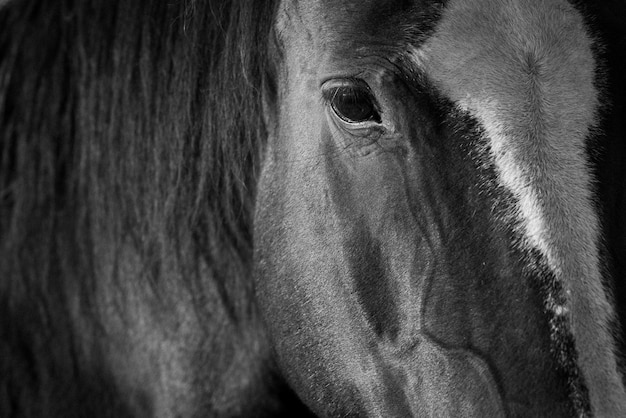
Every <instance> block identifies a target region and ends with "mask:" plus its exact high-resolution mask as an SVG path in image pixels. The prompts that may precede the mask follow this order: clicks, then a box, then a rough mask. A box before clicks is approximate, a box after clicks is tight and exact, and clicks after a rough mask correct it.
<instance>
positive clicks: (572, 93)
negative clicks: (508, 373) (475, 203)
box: [415, 0, 626, 416]
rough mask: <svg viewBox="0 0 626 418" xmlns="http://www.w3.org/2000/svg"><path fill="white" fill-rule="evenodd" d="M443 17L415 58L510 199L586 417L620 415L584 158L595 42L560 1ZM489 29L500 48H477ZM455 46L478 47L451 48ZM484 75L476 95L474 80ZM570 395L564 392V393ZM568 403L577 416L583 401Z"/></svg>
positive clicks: (622, 405)
mask: <svg viewBox="0 0 626 418" xmlns="http://www.w3.org/2000/svg"><path fill="white" fill-rule="evenodd" d="M447 13H448V14H447V15H446V16H448V19H446V18H445V17H444V21H443V23H442V25H441V26H440V27H439V32H438V33H436V34H435V35H434V36H433V37H432V38H431V39H429V42H428V43H427V44H426V45H425V46H424V48H423V49H422V50H420V51H416V52H415V58H416V60H417V62H418V63H419V64H420V65H421V66H423V67H425V68H426V70H427V72H429V73H430V74H432V75H433V77H434V78H435V79H436V80H437V83H438V86H439V87H440V88H441V89H442V90H443V91H444V92H445V93H446V95H448V97H450V98H451V99H452V100H454V101H455V102H457V103H458V104H459V106H460V107H461V108H462V109H464V110H467V111H469V112H470V113H471V114H473V115H475V116H476V118H477V119H478V120H479V121H480V123H481V124H482V125H483V126H484V128H485V131H486V135H487V137H488V138H489V140H490V141H491V151H492V153H493V156H494V159H495V163H496V166H497V168H498V171H499V176H500V181H501V183H502V184H503V185H504V186H505V187H506V188H507V189H509V190H510V191H511V192H512V193H513V195H514V196H515V197H516V199H517V202H518V203H517V205H518V208H517V211H518V213H517V215H518V216H519V219H521V220H522V229H523V230H522V231H521V232H522V234H523V235H524V236H525V237H526V240H527V242H526V243H525V245H527V246H528V247H529V248H533V249H534V250H537V251H538V252H539V253H540V254H541V255H542V257H543V258H544V259H545V260H546V262H547V264H548V266H549V269H550V271H551V275H553V276H554V280H555V282H554V283H553V284H551V285H547V287H548V288H550V289H551V290H549V291H548V293H547V294H546V297H547V300H546V309H547V311H548V313H549V314H550V315H552V316H553V319H552V320H551V324H552V326H553V328H554V329H553V338H554V340H555V342H554V344H556V346H557V347H563V346H564V345H563V342H561V341H560V340H559V339H560V338H561V336H563V335H567V334H568V333H569V332H570V331H569V329H571V332H572V334H573V336H574V341H575V345H576V349H577V353H578V361H579V362H578V365H579V367H580V368H581V372H582V378H583V381H584V382H585V383H583V384H582V385H585V384H586V387H587V389H588V390H589V397H590V402H591V409H592V412H593V413H595V414H597V415H599V416H621V415H624V414H625V413H626V393H625V392H624V387H623V384H622V381H621V376H620V375H619V374H618V369H617V364H616V353H615V345H614V341H613V336H612V334H611V322H612V320H613V308H612V306H611V300H610V295H607V294H606V292H605V289H604V288H603V283H602V271H601V269H600V258H599V257H600V247H599V245H600V244H599V242H600V226H599V220H598V213H597V212H596V210H595V208H594V207H593V201H592V199H593V191H592V183H593V177H592V172H591V169H590V167H589V161H588V159H587V157H586V142H585V141H586V140H587V138H588V137H589V136H590V134H591V130H592V129H594V127H595V126H596V124H597V113H598V109H599V104H598V93H597V88H596V86H595V74H596V73H595V71H596V66H595V62H594V57H593V54H592V51H593V47H592V43H593V40H592V39H591V37H590V36H589V34H588V31H587V30H586V28H585V27H584V25H583V21H582V19H581V17H580V14H579V13H578V12H577V11H576V10H575V9H574V8H573V7H571V6H570V5H568V4H567V3H566V2H555V1H542V2H533V3H532V4H530V3H528V2H525V1H518V0H514V1H507V2H491V1H478V2H473V3H471V4H467V3H462V2H457V3H454V2H450V3H449V6H448V10H447ZM491 19H497V21H498V22H499V23H500V24H499V25H495V24H494V22H493V21H492V20H491ZM465 22H469V23H467V24H466V23H465ZM503 22H507V23H508V26H507V25H502V23H503ZM494 28H497V29H500V30H502V32H501V33H499V36H498V39H497V40H495V39H493V38H486V37H485V34H489V36H490V37H492V36H493V30H494ZM538 30H540V31H543V32H540V33H537V32H538ZM483 31H484V32H483ZM497 33H498V32H497ZM561 34H566V35H561ZM458 39H463V40H464V41H467V42H469V43H470V45H472V46H475V45H479V44H480V45H481V48H479V49H475V48H471V47H468V46H467V45H464V46H457V44H455V43H454V40H458ZM448 45H450V47H448ZM570 67H571V68H575V69H576V70H575V71H571V70H570ZM459 71H462V72H463V74H461V73H460V72H459ZM485 71H489V72H490V73H489V74H488V76H487V77H485V76H483V77H480V78H478V80H479V81H480V83H481V84H475V83H474V82H473V80H472V77H473V76H472V74H475V73H479V74H484V72H485ZM527 104H528V105H529V106H527ZM519 121H524V123H521V122H520V123H518V122H519ZM526 121H527V122H528V123H526ZM557 289H559V290H557ZM559 318H561V319H559ZM557 351H558V349H557ZM559 355H560V356H562V355H563V354H559ZM567 361H571V359H570V360H567ZM568 367H570V366H568ZM574 375H577V373H574ZM600 382H608V383H606V384H605V383H600ZM580 385H581V384H580V383H573V384H572V387H573V390H574V392H576V390H577V389H576V388H577V387H581V386H580ZM572 396H574V397H575V398H577V399H579V397H580V396H581V395H580V394H576V393H573V394H572ZM577 404H578V405H579V408H581V413H584V410H585V409H586V407H585V405H584V402H582V403H581V401H580V400H579V401H577Z"/></svg>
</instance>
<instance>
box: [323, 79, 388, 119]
mask: <svg viewBox="0 0 626 418" xmlns="http://www.w3.org/2000/svg"><path fill="white" fill-rule="evenodd" d="M330 105H331V107H332V109H333V111H334V112H335V114H336V115H337V116H339V118H341V119H342V120H344V121H346V122H348V123H359V122H367V121H374V122H378V123H380V115H379V114H378V112H377V111H376V106H375V105H374V99H373V98H372V96H371V93H370V92H369V91H367V90H365V89H363V88H359V87H353V86H342V87H337V88H336V89H334V91H333V92H332V94H331V99H330Z"/></svg>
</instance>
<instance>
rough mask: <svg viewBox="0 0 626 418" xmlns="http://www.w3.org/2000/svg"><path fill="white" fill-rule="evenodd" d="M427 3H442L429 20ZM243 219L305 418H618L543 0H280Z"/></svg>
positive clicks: (590, 230) (564, 85)
mask: <svg viewBox="0 0 626 418" xmlns="http://www.w3.org/2000/svg"><path fill="white" fill-rule="evenodd" d="M444 3H445V4H444ZM268 47H269V48H270V50H271V51H273V53H274V54H275V56H276V60H277V62H278V64H277V66H276V85H277V86H278V88H277V90H278V91H277V92H276V95H275V97H269V95H268V97H267V99H266V101H265V111H264V112H265V118H266V123H267V126H268V131H269V138H268V141H267V144H266V147H265V149H264V152H263V159H262V169H261V175H260V180H259V183H258V196H257V200H256V213H255V216H254V225H255V229H254V237H255V238H254V248H255V265H254V268H255V285H256V292H257V295H258V298H259V306H260V307H261V310H262V312H263V315H264V318H265V323H266V325H267V327H268V330H269V332H270V335H271V340H272V341H273V345H274V350H275V352H276V354H277V358H278V363H279V365H280V368H281V371H282V372H283V373H284V374H285V375H286V378H287V380H288V382H289V383H290V385H291V386H292V387H293V388H294V389H295V390H296V392H297V393H298V394H299V396H300V397H301V398H302V399H303V400H304V401H305V403H306V404H307V405H308V406H309V407H310V408H311V409H312V410H313V411H314V412H316V413H317V414H320V415H342V416H343V415H349V416H352V415H355V416H357V415H358V416H461V415H462V416H500V415H503V414H512V415H524V416H532V415H537V414H547V415H550V416H557V415H565V416H570V415H586V414H588V413H590V412H592V411H593V412H594V413H596V414H598V415H599V416H617V415H620V414H623V413H624V412H626V397H625V394H624V388H623V385H622V382H621V378H620V377H619V375H618V373H617V368H616V359H615V354H614V343H613V339H612V336H611V333H610V329H609V325H610V321H611V318H612V315H613V313H612V308H611V304H610V299H609V296H608V295H607V293H606V292H605V290H604V288H603V285H602V281H601V270H600V260H599V245H600V244H599V243H600V232H599V220H598V215H597V213H596V209H595V208H594V204H593V196H592V192H593V190H592V184H593V181H594V178H593V174H592V172H591V169H590V168H589V161H588V157H587V154H586V152H585V146H586V141H587V139H588V138H589V137H590V135H591V134H592V133H593V130H594V127H595V126H596V125H597V121H598V110H599V107H600V102H601V100H600V97H599V93H598V89H597V78H598V69H597V66H596V60H595V55H594V48H595V46H594V39H593V37H592V36H591V35H590V32H589V31H588V29H587V28H586V25H585V22H584V21H583V17H582V16H581V14H580V13H579V12H578V11H577V10H576V9H575V8H574V7H573V6H572V5H571V4H569V3H568V2H566V1H564V0H563V1H561V0H554V1H541V2H531V1H524V0H511V1H495V0H478V1H472V2H464V1H454V0H453V1H449V2H440V1H427V0H424V1H417V2H399V1H384V2H373V1H345V2H341V3H338V2H331V1H324V0H312V1H308V2H297V1H289V0H285V1H282V2H281V4H280V6H279V7H278V10H277V12H276V16H275V24H274V36H273V38H272V39H270V45H269V46H268Z"/></svg>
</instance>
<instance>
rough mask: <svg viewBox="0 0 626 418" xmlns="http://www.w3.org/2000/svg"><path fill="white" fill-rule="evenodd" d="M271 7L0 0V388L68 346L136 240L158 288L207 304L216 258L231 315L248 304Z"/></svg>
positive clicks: (19, 381)
mask: <svg viewBox="0 0 626 418" xmlns="http://www.w3.org/2000/svg"><path fill="white" fill-rule="evenodd" d="M273 13H274V2H269V1H263V2H258V1H252V0H241V1H239V0H232V1H191V0H189V1H185V0H181V1H173V2H172V1H169V2H161V1H149V0H146V1H131V2H128V1H121V0H120V1H96V0H87V1H83V0H80V1H78V0H61V1H39V0H19V1H12V2H9V3H7V4H5V5H4V6H3V8H1V9H0V28H2V29H1V30H0V57H1V59H0V317H1V318H2V322H3V325H2V326H0V353H2V359H3V360H1V361H0V370H9V371H11V375H6V376H3V380H4V383H2V384H1V385H0V386H4V387H5V389H6V387H7V385H8V387H9V388H13V389H11V390H18V389H16V388H17V387H18V386H20V387H22V386H23V387H29V384H26V381H25V380H24V379H29V378H30V377H28V370H31V367H32V366H29V364H33V362H35V364H44V363H45V362H46V361H48V362H50V361H52V362H53V363H54V362H55V361H56V362H57V363H59V361H61V360H59V359H65V358H66V357H68V356H67V355H66V354H67V351H68V350H70V352H71V350H72V348H71V347H72V343H71V341H75V340H76V338H78V337H77V336H76V335H73V333H72V330H71V326H70V325H69V323H70V322H71V321H72V312H74V315H75V312H76V309H78V311H79V312H80V315H81V317H83V318H87V320H88V321H92V322H94V323H97V322H98V318H99V315H101V314H99V313H98V312H97V308H96V307H97V306H98V304H97V303H94V302H97V301H95V300H94V299H97V292H96V289H97V288H98V286H102V279H103V277H104V276H106V277H107V280H108V281H107V282H106V283H107V285H108V284H109V283H116V281H117V282H118V283H119V281H121V280H129V277H125V276H124V274H122V273H120V272H121V271H123V267H124V266H122V263H123V262H122V261H120V260H121V259H122V258H123V255H124V254H123V253H124V252H125V251H126V250H127V249H129V248H130V249H132V252H133V254H136V255H137V257H136V258H134V259H133V260H134V263H135V264H136V266H134V267H135V270H134V271H139V274H137V275H136V276H133V277H132V278H130V279H131V280H135V281H136V282H137V283H136V284H135V285H136V286H138V287H141V288H145V289H147V291H146V293H150V294H151V295H154V298H155V300H158V299H159V298H160V297H167V288H168V287H169V288H172V287H177V286H187V287H188V288H189V290H190V292H189V294H191V295H194V297H195V298H196V300H194V301H193V303H194V304H195V306H197V307H201V306H203V304H204V303H205V302H206V301H205V300H204V299H203V294H205V293H203V292H201V291H197V290H200V289H202V288H203V282H204V281H206V280H208V279H207V274H206V268H208V269H209V277H210V280H212V281H213V282H214V285H215V287H216V288H217V289H218V291H219V293H220V295H219V296H220V298H221V300H222V301H223V304H224V306H225V307H226V312H227V313H228V315H229V316H230V319H231V320H233V321H239V320H241V318H243V317H245V316H246V315H249V314H250V311H251V310H253V307H252V306H251V302H250V301H251V300H252V297H251V292H252V283H251V280H250V263H251V256H252V255H251V254H252V244H251V230H252V229H251V217H252V210H253V206H254V193H255V190H254V189H255V187H254V183H255V169H256V166H257V164H258V163H257V157H258V155H259V153H260V149H261V146H262V141H263V139H264V136H265V128H264V124H263V117H262V113H261V106H262V100H263V97H264V98H265V100H272V97H273V94H274V87H273V81H272V80H273V74H272V71H273V70H272V68H273V67H272V60H271V59H270V57H269V52H268V49H267V48H266V45H267V43H268V39H269V36H270V31H271V20H272V18H273ZM200 264H202V265H204V266H206V268H205V270H203V273H201V272H200V268H199V265H200ZM173 271H174V272H176V274H171V273H172V272H173ZM173 278H176V279H175V280H179V278H181V279H180V281H178V282H176V283H172V281H173V280H174V279H173ZM76 295H79V297H78V300H76V299H77V298H76ZM77 305H78V308H76V306H77ZM59 342H60V343H59ZM46 350H51V352H52V354H45V355H44V356H42V354H41V353H46V352H47V351H46ZM59 350H65V351H62V352H58V353H57V351H59ZM55 353H56V354H55ZM46 355H47V356H51V358H52V359H53V360H45V356H46ZM55 359H56V360H55ZM7 361H10V362H13V363H14V365H13V366H11V367H9V365H8V364H7V363H6V362H7ZM63 361H65V360H63ZM61 362H62V361H61ZM20 364H23V365H22V366H20ZM57 366H58V367H61V368H63V369H65V368H67V369H70V370H71V367H72V364H66V365H65V366H67V367H65V366H64V365H63V364H60V365H59V364H57ZM42 367H44V368H45V367H47V366H42ZM74 367H76V366H75V365H74ZM2 373H3V374H4V372H2ZM50 373H52V372H50ZM33 378H34V377H33ZM38 379H39V380H40V378H38ZM24 385H26V386H24ZM22 390H23V389H22ZM18 396H20V397H22V396H27V395H23V394H20V395H18Z"/></svg>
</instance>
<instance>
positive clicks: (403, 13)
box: [276, 0, 444, 56]
mask: <svg viewBox="0 0 626 418" xmlns="http://www.w3.org/2000/svg"><path fill="white" fill-rule="evenodd" d="M443 7H444V2H443V1H435V0H357V1H355V0H348V1H336V0H284V1H283V2H281V7H280V10H279V13H278V16H277V25H276V27H277V28H278V33H279V37H281V38H284V37H287V38H288V39H286V41H287V42H289V41H292V42H293V41H294V40H295V41H296V42H297V40H306V41H307V43H309V44H312V45H311V46H314V47H317V48H322V49H324V50H325V51H326V52H330V53H335V54H337V55H338V56H342V55H343V54H345V53H350V52H354V51H360V52H365V51H363V50H364V49H368V48H369V49H381V48H383V49H398V48H402V47H403V46H404V45H405V44H406V43H407V42H410V43H412V44H416V43H419V42H420V41H421V40H423V39H425V38H426V37H427V36H428V35H429V34H430V33H431V32H432V31H433V29H434V27H435V25H436V24H437V21H438V20H439V17H440V14H441V11H442V10H443ZM294 38H295V39H294Z"/></svg>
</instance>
